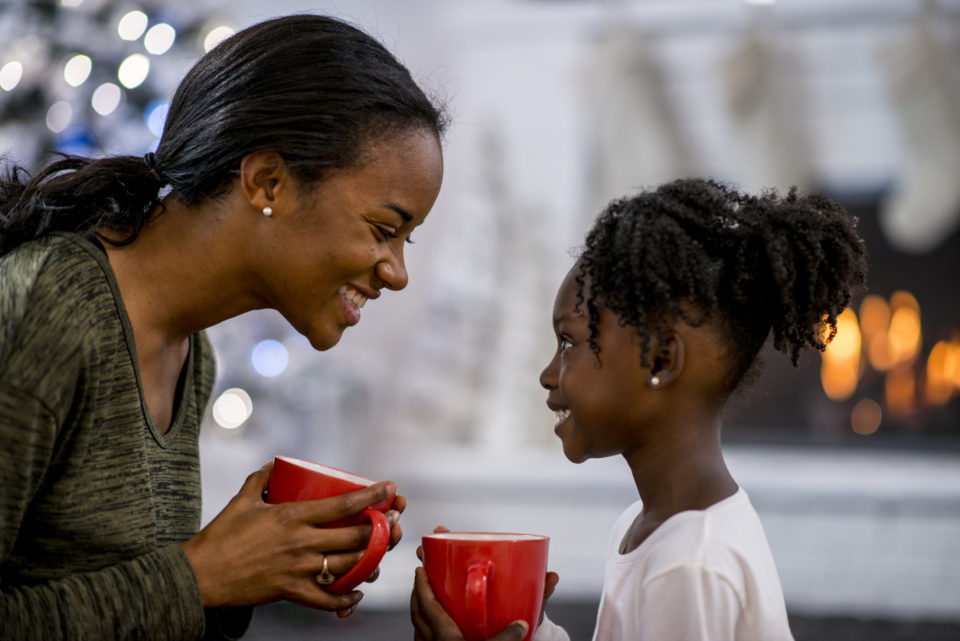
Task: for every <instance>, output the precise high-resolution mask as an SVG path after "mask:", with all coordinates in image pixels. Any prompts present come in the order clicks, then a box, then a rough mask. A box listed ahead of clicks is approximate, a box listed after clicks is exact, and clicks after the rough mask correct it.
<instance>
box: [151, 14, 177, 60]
mask: <svg viewBox="0 0 960 641" xmlns="http://www.w3.org/2000/svg"><path fill="white" fill-rule="evenodd" d="M176 38H177V31H176V30H175V29H174V28H173V27H171V26H170V25H168V24H167V23H166V22H161V23H159V24H155V25H153V26H152V27H150V29H149V30H148V31H147V35H145V36H144V37H143V46H144V48H145V49H146V50H147V53H152V54H153V55H155V56H159V55H161V54H164V53H166V52H167V51H168V50H169V49H170V47H172V46H173V41H174V40H176Z"/></svg>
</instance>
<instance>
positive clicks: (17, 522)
mask: <svg viewBox="0 0 960 641" xmlns="http://www.w3.org/2000/svg"><path fill="white" fill-rule="evenodd" d="M213 378H214V360H213V353H212V349H211V346H210V344H209V342H208V340H207V338H206V336H205V335H204V334H203V333H202V332H201V333H198V334H195V335H193V336H191V337H190V349H189V355H188V357H187V361H186V364H185V366H184V368H183V372H182V373H181V376H180V381H179V384H178V387H177V398H176V407H175V410H174V411H175V417H174V420H173V423H172V426H171V428H170V430H169V431H168V432H167V433H166V434H163V433H161V432H160V430H158V429H157V426H156V425H155V424H154V422H153V419H152V418H151V416H150V414H149V413H148V412H147V409H146V403H145V402H144V397H143V390H142V388H141V383H140V374H139V370H138V367H137V356H136V350H135V347H134V342H133V331H132V329H131V326H130V323H129V319H128V318H127V314H126V311H125V310H124V306H123V302H122V301H121V298H120V293H119V290H118V289H117V283H116V280H115V279H114V275H113V272H112V270H111V268H110V263H109V262H108V260H107V257H106V254H105V253H104V252H103V251H102V249H101V248H100V247H98V246H97V245H96V244H94V243H93V242H90V241H88V240H85V239H83V238H79V237H76V236H73V235H68V234H63V233H55V234H52V235H50V236H47V237H44V238H41V239H38V240H35V241H31V242H29V243H26V244H24V245H21V246H20V247H18V248H16V249H15V250H13V251H12V252H10V253H8V254H6V255H5V256H3V257H2V258H0V638H3V639H6V640H14V639H97V640H100V641H103V640H109V639H127V638H136V639H151V640H153V639H156V640H161V639H175V640H176V641H185V640H189V639H197V638H199V637H201V636H202V635H203V634H204V625H205V624H204V610H203V607H202V604H201V600H200V594H199V591H198V588H197V582H196V578H195V577H194V575H193V571H192V569H191V567H190V564H189V562H188V560H187V558H186V556H185V554H184V553H183V551H182V550H181V548H180V545H179V544H180V543H181V542H183V541H185V540H186V539H188V538H190V537H191V536H192V535H193V534H195V533H196V532H197V530H198V529H199V526H200V464H199V454H198V442H197V435H198V429H199V426H200V422H201V418H202V416H203V412H204V410H205V407H206V404H207V402H208V399H209V397H210V393H211V388H212V385H213Z"/></svg>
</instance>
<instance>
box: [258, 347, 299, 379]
mask: <svg viewBox="0 0 960 641" xmlns="http://www.w3.org/2000/svg"><path fill="white" fill-rule="evenodd" d="M250 362H251V363H252V364H253V369H255V370H257V373H258V374H260V375H261V376H279V375H280V374H283V372H284V371H285V370H286V369H287V364H288V363H289V362H290V354H289V353H288V352H287V348H286V347H284V345H283V343H281V342H280V341H275V340H265V341H260V342H259V343H257V344H256V345H255V346H254V348H253V351H252V352H250Z"/></svg>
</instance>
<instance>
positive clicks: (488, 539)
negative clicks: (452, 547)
mask: <svg viewBox="0 0 960 641" xmlns="http://www.w3.org/2000/svg"><path fill="white" fill-rule="evenodd" d="M423 538H424V539H434V540H437V541H467V542H481V543H493V542H501V541H502V542H509V541H513V542H525V541H549V540H550V537H549V536H545V535H543V534H528V533H524V532H431V533H430V534H424V535H423Z"/></svg>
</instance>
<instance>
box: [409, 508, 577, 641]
mask: <svg viewBox="0 0 960 641" xmlns="http://www.w3.org/2000/svg"><path fill="white" fill-rule="evenodd" d="M433 531H434V532H449V530H448V529H447V528H445V527H443V526H442V525H439V526H437V527H436V528H434V530H433ZM417 558H419V559H420V561H423V547H422V546H421V547H418V548H417ZM559 581H560V577H559V576H558V575H557V573H556V572H547V574H546V576H545V577H544V586H543V587H544V589H543V605H542V606H541V608H540V619H539V622H543V613H544V611H545V610H546V606H547V600H548V599H549V598H550V596H551V595H552V594H553V591H554V589H555V588H556V587H557V583H558V582H559ZM410 620H411V621H412V622H413V639H414V641H464V636H463V633H462V632H460V628H459V627H457V624H456V623H455V622H454V620H453V619H452V618H450V615H449V614H447V612H446V610H444V609H443V606H442V605H441V604H440V601H439V600H437V596H436V594H435V593H434V591H433V588H431V587H430V581H429V579H428V578H427V571H426V570H425V569H423V568H422V567H419V568H417V569H416V574H415V576H414V580H413V592H412V593H411V594H410ZM527 632H528V626H527V622H526V621H523V620H517V621H514V622H513V623H511V624H510V625H508V626H507V627H506V628H504V629H503V630H501V631H500V633H499V634H496V635H494V636H492V637H490V638H489V639H487V640H486V641H522V640H523V638H524V637H526V636H527Z"/></svg>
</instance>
